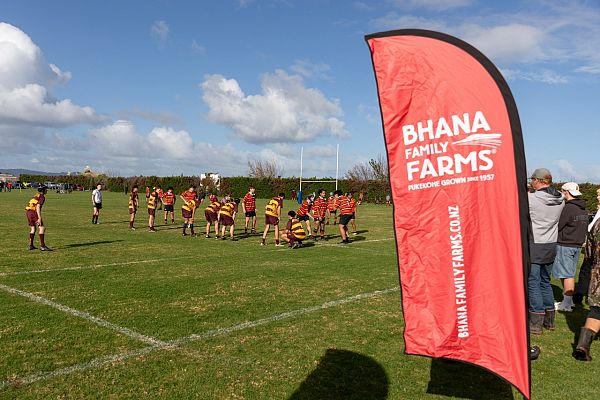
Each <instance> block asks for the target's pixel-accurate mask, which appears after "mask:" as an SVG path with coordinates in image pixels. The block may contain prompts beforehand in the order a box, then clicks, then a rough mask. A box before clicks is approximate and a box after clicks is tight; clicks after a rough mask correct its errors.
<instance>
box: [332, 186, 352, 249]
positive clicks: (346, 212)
mask: <svg viewBox="0 0 600 400" xmlns="http://www.w3.org/2000/svg"><path fill="white" fill-rule="evenodd" d="M334 196H336V197H337V200H338V204H339V207H340V223H339V225H338V226H339V228H340V234H341V235H342V241H341V242H340V244H348V243H350V240H349V239H348V223H349V222H350V219H351V218H352V206H351V205H350V199H349V198H348V196H343V195H342V191H341V190H336V191H335V192H334Z"/></svg>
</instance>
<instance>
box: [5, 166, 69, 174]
mask: <svg viewBox="0 0 600 400" xmlns="http://www.w3.org/2000/svg"><path fill="white" fill-rule="evenodd" d="M0 173H3V174H11V175H17V176H19V175H22V174H30V175H48V176H61V175H66V174H67V173H66V172H44V171H32V170H30V169H19V168H6V169H4V168H0Z"/></svg>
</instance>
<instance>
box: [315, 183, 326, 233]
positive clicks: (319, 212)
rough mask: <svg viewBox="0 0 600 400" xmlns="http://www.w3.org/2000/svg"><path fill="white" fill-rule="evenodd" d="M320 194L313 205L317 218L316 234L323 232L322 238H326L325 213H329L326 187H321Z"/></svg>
mask: <svg viewBox="0 0 600 400" xmlns="http://www.w3.org/2000/svg"><path fill="white" fill-rule="evenodd" d="M318 193H319V196H318V197H317V198H316V200H315V204H314V205H313V208H312V210H313V216H314V218H315V235H316V234H317V232H319V233H320V234H321V240H323V239H325V215H326V213H327V199H325V196H326V192H325V189H319V192H318Z"/></svg>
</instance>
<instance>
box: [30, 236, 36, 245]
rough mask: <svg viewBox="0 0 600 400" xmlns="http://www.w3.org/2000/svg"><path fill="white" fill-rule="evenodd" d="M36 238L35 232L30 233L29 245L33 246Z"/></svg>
mask: <svg viewBox="0 0 600 400" xmlns="http://www.w3.org/2000/svg"><path fill="white" fill-rule="evenodd" d="M34 238H35V233H30V234H29V245H30V246H33V239H34Z"/></svg>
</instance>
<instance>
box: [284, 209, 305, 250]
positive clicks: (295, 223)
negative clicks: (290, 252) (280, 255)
mask: <svg viewBox="0 0 600 400" xmlns="http://www.w3.org/2000/svg"><path fill="white" fill-rule="evenodd" d="M281 237H282V238H283V240H285V241H286V242H288V243H289V247H291V248H292V249H297V248H298V247H302V241H303V240H304V239H306V232H305V231H304V228H303V227H302V222H301V221H299V220H297V219H296V213H295V212H294V211H290V212H288V223H287V226H286V227H285V232H284V233H283V234H282V235H281Z"/></svg>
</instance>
